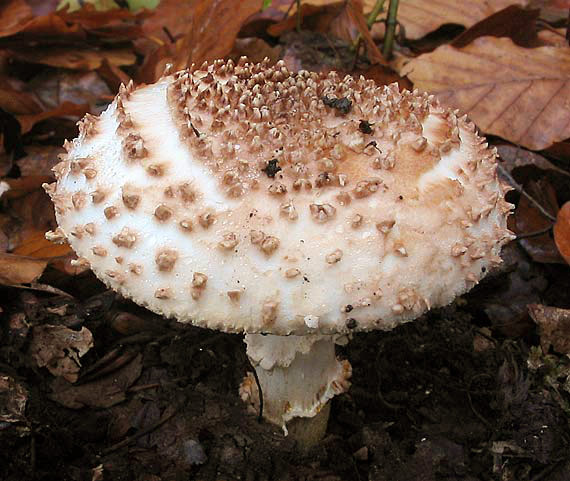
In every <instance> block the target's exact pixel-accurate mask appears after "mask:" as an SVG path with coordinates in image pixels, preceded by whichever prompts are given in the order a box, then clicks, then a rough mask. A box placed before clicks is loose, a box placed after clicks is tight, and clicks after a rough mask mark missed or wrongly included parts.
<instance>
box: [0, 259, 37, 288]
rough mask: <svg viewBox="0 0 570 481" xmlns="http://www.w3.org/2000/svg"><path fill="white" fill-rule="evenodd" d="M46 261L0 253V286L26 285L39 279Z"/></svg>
mask: <svg viewBox="0 0 570 481" xmlns="http://www.w3.org/2000/svg"><path fill="white" fill-rule="evenodd" d="M46 266H47V260H45V259H36V258H33V257H22V256H17V255H13V254H6V253H0V284H4V285H8V286H11V285H17V284H27V283H29V282H33V281H35V280H36V279H37V278H38V277H40V276H41V275H42V274H43V272H44V269H45V268H46Z"/></svg>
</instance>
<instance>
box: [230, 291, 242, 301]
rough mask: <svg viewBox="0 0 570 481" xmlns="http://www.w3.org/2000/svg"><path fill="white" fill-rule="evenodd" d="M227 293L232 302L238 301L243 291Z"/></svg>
mask: <svg viewBox="0 0 570 481" xmlns="http://www.w3.org/2000/svg"><path fill="white" fill-rule="evenodd" d="M227 295H228V297H229V298H230V300H231V301H232V302H238V301H239V299H240V297H241V291H228V292H227Z"/></svg>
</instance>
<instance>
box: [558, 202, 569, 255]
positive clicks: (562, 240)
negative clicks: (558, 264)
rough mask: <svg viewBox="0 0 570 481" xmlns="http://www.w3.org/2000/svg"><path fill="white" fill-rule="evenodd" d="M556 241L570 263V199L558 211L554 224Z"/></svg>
mask: <svg viewBox="0 0 570 481" xmlns="http://www.w3.org/2000/svg"><path fill="white" fill-rule="evenodd" d="M554 242H556V247H558V252H560V254H561V255H562V257H564V260H565V261H566V262H567V263H568V264H570V201H568V202H566V203H565V204H564V205H563V206H562V208H561V209H560V210H559V211H558V216H557V217H556V223H555V224H554Z"/></svg>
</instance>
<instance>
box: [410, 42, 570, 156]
mask: <svg viewBox="0 0 570 481" xmlns="http://www.w3.org/2000/svg"><path fill="white" fill-rule="evenodd" d="M400 73H401V74H402V75H408V77H409V78H410V80H412V82H413V83H414V85H415V86H416V87H418V88H420V89H421V90H426V91H428V92H431V93H433V94H435V95H436V96H437V97H438V98H439V99H440V100H441V101H442V102H443V103H444V104H445V105H447V106H451V107H454V108H459V109H460V110H462V111H463V112H465V113H467V114H469V116H470V117H471V118H472V120H473V121H474V122H475V123H476V124H477V125H478V126H479V127H480V128H481V129H482V130H483V131H484V132H486V133H488V134H494V135H498V136H501V137H503V138H505V139H507V140H509V141H511V142H514V143H516V144H520V145H523V146H524V147H527V148H529V149H532V150H541V149H545V148H547V147H548V146H550V145H552V144H553V143H554V142H557V141H559V140H563V139H566V138H567V137H570V109H569V108H568V99H569V98H570V49H568V48H567V47H566V48H558V47H539V48H534V49H526V48H521V47H519V46H517V45H515V44H514V43H513V42H512V40H510V39H508V38H495V37H480V38H477V39H476V40H474V41H473V43H471V44H469V45H467V46H466V47H464V48H461V49H456V48H453V47H450V46H447V45H444V46H442V47H439V48H438V49H436V50H435V51H434V52H432V53H429V54H425V55H420V56H419V57H417V58H416V59H414V60H411V61H410V62H408V63H407V64H405V65H404V67H403V68H402V70H401V72H400Z"/></svg>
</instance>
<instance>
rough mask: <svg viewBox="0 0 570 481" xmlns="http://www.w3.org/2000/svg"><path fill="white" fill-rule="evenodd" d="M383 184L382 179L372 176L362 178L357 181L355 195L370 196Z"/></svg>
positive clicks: (359, 196) (358, 196) (358, 197)
mask: <svg viewBox="0 0 570 481" xmlns="http://www.w3.org/2000/svg"><path fill="white" fill-rule="evenodd" d="M381 185H382V180H380V179H376V178H372V179H366V180H361V181H359V182H357V183H356V187H355V188H354V190H353V191H352V193H353V195H354V197H356V198H357V199H361V198H363V197H368V196H369V195H371V194H373V193H374V192H376V191H377V190H378V189H379V188H380V186H381Z"/></svg>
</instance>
